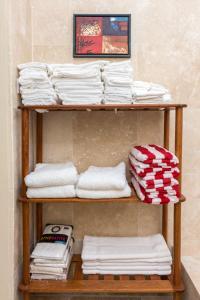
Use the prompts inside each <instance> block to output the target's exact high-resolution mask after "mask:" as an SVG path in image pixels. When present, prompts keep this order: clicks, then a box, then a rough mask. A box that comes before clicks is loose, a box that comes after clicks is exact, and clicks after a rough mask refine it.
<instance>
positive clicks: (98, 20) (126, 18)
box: [73, 14, 131, 57]
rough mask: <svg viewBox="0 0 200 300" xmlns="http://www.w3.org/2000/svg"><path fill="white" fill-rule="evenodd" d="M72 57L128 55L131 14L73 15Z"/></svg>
mask: <svg viewBox="0 0 200 300" xmlns="http://www.w3.org/2000/svg"><path fill="white" fill-rule="evenodd" d="M73 27H74V41H73V56H74V57H130V56H131V15H130V14H121V15H116V14H115V15H113V14H112V15H108V14H103V15H97V14H87V15H85V14H75V15H74V26H73Z"/></svg>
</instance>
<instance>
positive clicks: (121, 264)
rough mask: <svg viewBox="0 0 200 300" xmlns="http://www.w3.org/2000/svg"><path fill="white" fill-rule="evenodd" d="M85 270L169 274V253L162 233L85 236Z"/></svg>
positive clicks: (83, 252)
mask: <svg viewBox="0 0 200 300" xmlns="http://www.w3.org/2000/svg"><path fill="white" fill-rule="evenodd" d="M82 261H83V264H82V269H83V273H84V274H113V275H124V274H127V275H169V274H170V273H171V264H172V257H171V253H170V251H169V249H168V247H167V244H166V242H165V240H164V238H163V236H162V235H161V234H156V235H152V236H147V237H93V236H85V237H84V241H83V250H82Z"/></svg>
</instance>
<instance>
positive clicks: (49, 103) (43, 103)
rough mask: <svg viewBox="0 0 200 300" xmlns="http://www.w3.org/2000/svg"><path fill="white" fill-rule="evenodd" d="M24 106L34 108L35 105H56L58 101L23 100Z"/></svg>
mask: <svg viewBox="0 0 200 300" xmlns="http://www.w3.org/2000/svg"><path fill="white" fill-rule="evenodd" d="M22 104H24V105H27V106H32V105H33V106H34V105H38V106H40V105H43V106H44V105H56V104H57V101H55V100H53V99H51V100H49V99H47V100H29V99H22Z"/></svg>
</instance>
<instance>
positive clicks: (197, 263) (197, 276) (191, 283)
mask: <svg viewBox="0 0 200 300" xmlns="http://www.w3.org/2000/svg"><path fill="white" fill-rule="evenodd" d="M182 263H183V266H184V268H185V275H184V279H185V284H186V286H187V289H186V292H185V295H184V300H199V299H200V256H184V257H182Z"/></svg>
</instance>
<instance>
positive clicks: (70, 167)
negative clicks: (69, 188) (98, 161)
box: [24, 162, 78, 188]
mask: <svg viewBox="0 0 200 300" xmlns="http://www.w3.org/2000/svg"><path fill="white" fill-rule="evenodd" d="M77 179H78V173H77V170H76V167H75V166H74V164H73V163H72V162H67V163H58V164H55V163H40V164H36V168H35V170H34V172H31V173H30V174H29V175H27V176H26V177H25V179H24V180H25V183H26V185H27V186H28V187H32V188H40V187H51V186H61V185H74V184H75V183H76V182H77Z"/></svg>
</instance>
